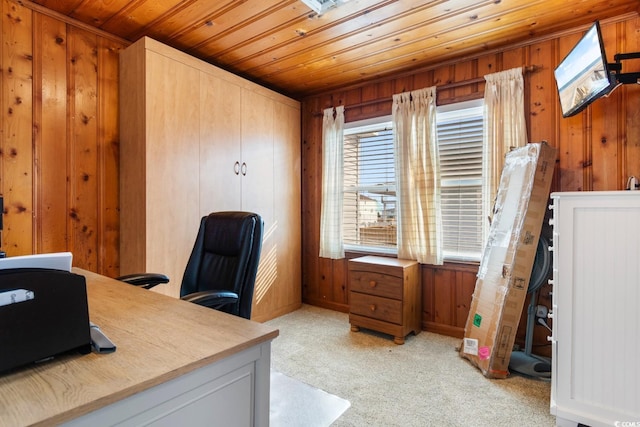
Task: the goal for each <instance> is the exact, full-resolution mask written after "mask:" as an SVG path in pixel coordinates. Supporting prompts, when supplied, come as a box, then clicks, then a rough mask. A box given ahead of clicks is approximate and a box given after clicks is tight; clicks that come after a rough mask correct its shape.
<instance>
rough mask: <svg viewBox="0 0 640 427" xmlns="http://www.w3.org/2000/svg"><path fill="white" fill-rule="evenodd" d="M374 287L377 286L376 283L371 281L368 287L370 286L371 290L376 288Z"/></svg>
mask: <svg viewBox="0 0 640 427" xmlns="http://www.w3.org/2000/svg"><path fill="white" fill-rule="evenodd" d="M376 285H377V283H376V281H375V280H371V281H370V282H369V286H371V287H372V288H375V287H376Z"/></svg>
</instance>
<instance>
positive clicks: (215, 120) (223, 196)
mask: <svg viewBox="0 0 640 427" xmlns="http://www.w3.org/2000/svg"><path fill="white" fill-rule="evenodd" d="M200 87H201V90H200V216H204V215H207V214H209V213H211V212H215V211H226V210H240V209H241V208H242V201H241V196H242V192H241V182H242V179H241V178H242V175H241V174H240V168H241V164H242V127H241V124H240V123H241V122H242V111H241V108H240V106H241V88H240V87H239V86H236V85H234V84H232V83H229V82H227V81H224V80H222V79H220V78H218V77H215V76H212V75H210V74H207V73H204V72H202V73H201V74H200Z"/></svg>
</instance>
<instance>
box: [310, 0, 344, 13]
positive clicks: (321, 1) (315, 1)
mask: <svg viewBox="0 0 640 427" xmlns="http://www.w3.org/2000/svg"><path fill="white" fill-rule="evenodd" d="M301 1H302V3H304V4H306V5H307V6H309V7H310V8H311V9H313V10H314V11H315V12H316V13H317V14H318V15H322V14H323V13H324V12H326V11H327V10H328V9H331V8H332V7H336V6H338V5H340V4H342V3H346V2H347V1H348V0H301Z"/></svg>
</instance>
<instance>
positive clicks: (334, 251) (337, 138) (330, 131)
mask: <svg viewBox="0 0 640 427" xmlns="http://www.w3.org/2000/svg"><path fill="white" fill-rule="evenodd" d="M343 131H344V106H343V105H340V106H338V107H336V108H335V110H334V108H327V109H326V110H324V117H323V119H322V205H321V210H320V257H322V258H331V259H340V258H344V244H343V234H344V232H343V227H342V211H343V173H344V152H343V145H344V141H343Z"/></svg>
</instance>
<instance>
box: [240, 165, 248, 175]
mask: <svg viewBox="0 0 640 427" xmlns="http://www.w3.org/2000/svg"><path fill="white" fill-rule="evenodd" d="M240 172H242V176H245V175H247V164H246V163H245V162H242V167H241V168H240Z"/></svg>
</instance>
